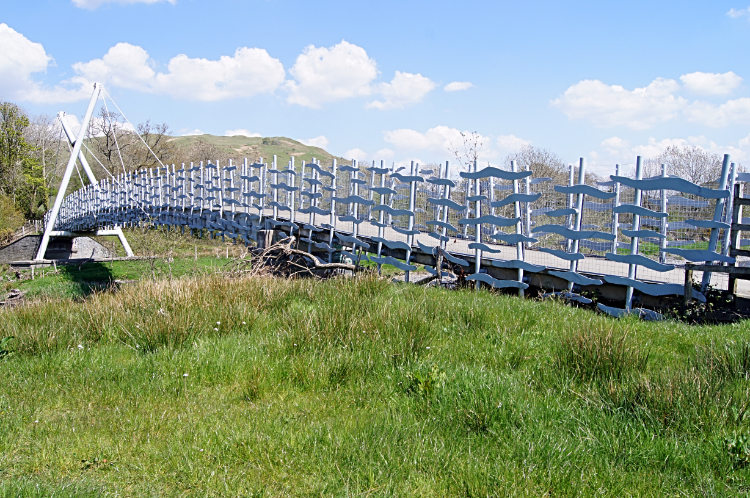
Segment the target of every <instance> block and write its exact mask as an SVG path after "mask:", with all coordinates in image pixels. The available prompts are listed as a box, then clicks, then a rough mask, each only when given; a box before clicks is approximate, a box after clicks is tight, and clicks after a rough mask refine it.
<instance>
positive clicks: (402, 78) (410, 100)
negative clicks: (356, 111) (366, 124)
mask: <svg viewBox="0 0 750 498" xmlns="http://www.w3.org/2000/svg"><path fill="white" fill-rule="evenodd" d="M434 88H435V82H433V81H432V80H431V79H430V78H426V77H424V76H422V75H421V74H419V73H417V74H411V73H402V72H401V71H396V76H394V77H393V79H392V80H391V82H390V83H380V84H379V85H376V87H375V92H377V93H379V94H381V95H382V96H383V97H384V100H382V101H381V100H374V101H372V102H370V103H369V104H367V107H368V108H375V109H400V108H403V107H404V106H407V105H409V104H416V103H418V102H421V101H422V99H423V98H424V97H425V95H427V94H428V93H430V92H431V91H432V90H433V89H434Z"/></svg>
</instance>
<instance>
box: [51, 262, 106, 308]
mask: <svg viewBox="0 0 750 498" xmlns="http://www.w3.org/2000/svg"><path fill="white" fill-rule="evenodd" d="M59 272H60V277H61V278H62V280H64V281H66V282H69V283H71V284H73V289H72V291H73V294H74V295H75V296H76V297H78V298H82V299H85V298H87V297H88V296H90V295H91V294H93V293H95V292H98V291H102V290H106V289H110V288H112V287H113V286H116V285H117V283H115V275H114V273H113V272H112V269H111V267H110V266H109V265H107V264H106V263H102V262H98V261H89V262H84V263H81V264H68V265H63V266H60V267H59Z"/></svg>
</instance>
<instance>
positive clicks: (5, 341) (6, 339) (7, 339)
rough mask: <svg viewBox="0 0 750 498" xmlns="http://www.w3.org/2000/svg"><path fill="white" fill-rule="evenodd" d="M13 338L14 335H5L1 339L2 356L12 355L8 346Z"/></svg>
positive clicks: (0, 353)
mask: <svg viewBox="0 0 750 498" xmlns="http://www.w3.org/2000/svg"><path fill="white" fill-rule="evenodd" d="M12 340H13V336H10V337H4V338H3V339H0V358H3V357H4V356H8V355H10V350H9V349H7V348H8V344H10V341H12Z"/></svg>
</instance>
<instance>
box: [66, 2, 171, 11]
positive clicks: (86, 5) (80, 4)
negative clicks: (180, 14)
mask: <svg viewBox="0 0 750 498" xmlns="http://www.w3.org/2000/svg"><path fill="white" fill-rule="evenodd" d="M159 2H169V3H171V4H172V5H174V4H175V3H177V2H176V0H73V5H75V6H76V7H79V8H81V9H89V10H94V9H96V8H98V7H101V6H102V5H104V4H108V3H119V4H121V5H126V4H133V3H146V4H151V3H159Z"/></svg>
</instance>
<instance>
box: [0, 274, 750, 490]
mask: <svg viewBox="0 0 750 498" xmlns="http://www.w3.org/2000/svg"><path fill="white" fill-rule="evenodd" d="M113 267H114V265H113ZM115 271H121V270H115ZM122 271H125V270H122ZM0 320H2V323H3V324H4V326H3V334H5V335H8V336H14V337H15V338H14V339H13V340H12V341H10V343H9V344H10V346H6V348H9V350H10V354H8V355H5V356H4V357H3V358H2V359H0V379H2V381H0V382H2V389H1V390H0V497H5V496H19V495H21V496H61V497H68V496H70V497H73V496H75V497H78V496H86V497H88V496H152V495H154V496H155V495H158V496H178V495H179V496H344V495H346V496H349V495H351V496H623V495H626V496H685V495H687V496H696V495H703V496H736V495H738V494H747V493H748V490H750V470H748V468H747V466H746V465H745V463H744V462H746V461H747V451H746V450H747V448H746V446H747V438H746V436H747V434H749V433H750V431H748V417H747V415H746V414H747V407H748V404H749V403H750V401H748V400H750V384H748V374H749V372H750V369H749V367H750V346H749V345H748V344H750V334H749V333H748V332H749V330H748V325H747V324H746V323H745V322H741V323H737V324H732V325H724V326H700V327H698V326H689V325H685V324H681V323H676V322H667V323H646V322H639V321H637V320H635V319H626V320H619V321H618V320H614V319H611V318H609V317H606V316H603V315H598V314H595V313H592V312H590V311H587V310H580V309H576V308H572V307H568V306H565V305H562V304H560V303H557V302H554V301H544V302H538V301H533V300H529V299H526V300H524V299H518V298H516V297H513V296H504V295H498V294H494V293H490V292H486V291H482V292H472V291H469V290H462V291H455V292H450V291H444V290H440V289H434V288H424V287H417V286H409V285H403V284H392V283H389V282H388V281H387V280H385V279H383V280H379V279H376V278H374V277H362V278H359V279H344V278H341V279H333V280H330V281H324V282H317V281H312V280H276V279H270V278H257V279H252V280H251V279H229V278H227V277H225V276H222V275H217V274H209V275H202V276H201V275H198V276H184V277H181V278H173V279H172V280H171V281H170V280H169V279H161V280H159V279H156V280H155V279H152V278H149V279H144V280H142V281H140V282H138V283H136V284H133V285H128V286H123V287H122V288H120V290H119V291H117V292H113V291H106V292H105V291H101V292H95V293H93V294H91V295H89V296H88V297H87V298H86V299H82V300H79V301H77V302H73V301H71V300H70V299H59V298H58V299H52V298H45V299H42V300H40V301H39V302H37V303H33V304H29V305H26V306H22V307H19V308H15V309H2V310H0ZM185 374H187V375H185Z"/></svg>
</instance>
